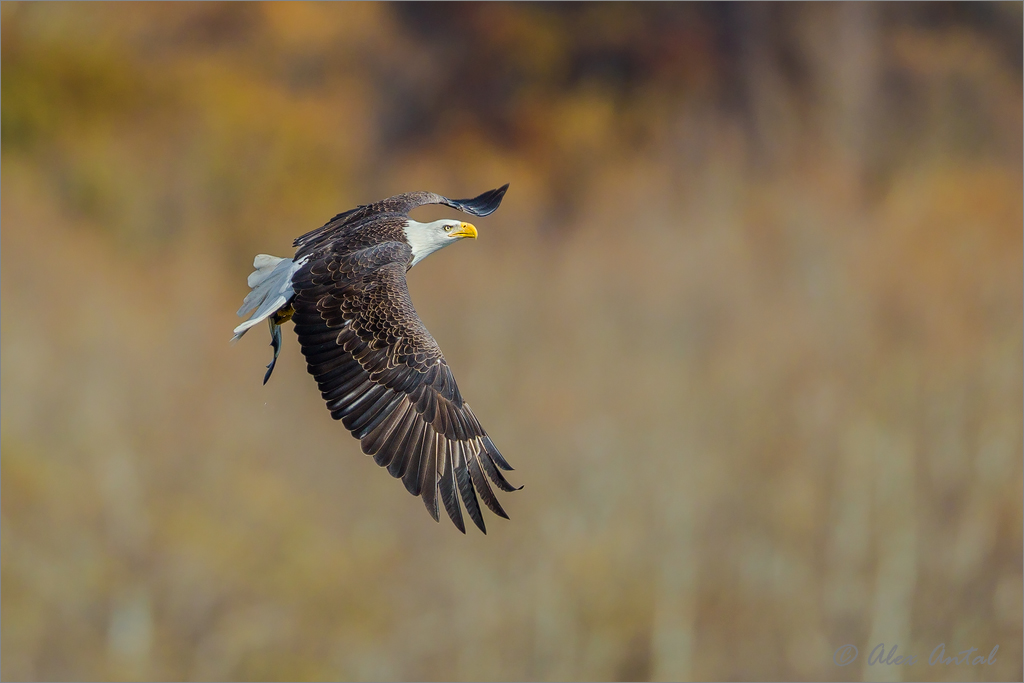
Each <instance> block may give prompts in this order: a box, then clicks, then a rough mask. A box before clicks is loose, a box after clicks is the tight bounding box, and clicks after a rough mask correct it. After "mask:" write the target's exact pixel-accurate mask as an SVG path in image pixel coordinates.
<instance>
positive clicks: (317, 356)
mask: <svg viewBox="0 0 1024 683" xmlns="http://www.w3.org/2000/svg"><path fill="white" fill-rule="evenodd" d="M507 189H508V184H506V185H504V186H503V187H500V188H498V189H496V190H491V191H489V192H485V193H483V194H482V195H480V196H479V197H475V198H473V199H448V198H447V197H442V196H441V195H437V194H434V193H432V192H408V193H406V194H400V195H396V196H394V197H390V198H388V199H384V200H381V201H379V202H376V203H373V204H367V205H364V206H359V207H356V208H355V209H352V210H350V211H346V212H345V213H341V214H338V215H337V216H335V217H334V218H332V219H331V220H330V221H328V222H327V224H326V225H324V226H323V227H322V228H319V229H317V230H313V231H312V232H308V233H306V234H305V235H303V236H302V237H299V238H298V239H296V240H295V243H294V246H295V247H296V252H295V257H294V258H292V259H286V258H277V257H275V256H269V255H267V254H260V255H259V256H257V257H256V259H255V260H254V261H253V266H254V267H255V268H256V270H255V271H254V272H253V273H252V274H251V275H250V276H249V280H248V283H249V287H250V288H251V289H252V291H251V292H249V294H248V296H246V297H245V302H244V303H243V304H242V307H241V308H240V309H239V311H238V315H239V316H241V317H245V316H246V315H249V317H248V319H247V320H246V321H245V322H244V323H242V324H241V325H239V326H238V327H236V328H235V336H234V339H233V340H232V341H234V340H237V339H239V338H240V337H241V336H242V335H244V334H245V333H246V332H247V331H248V330H249V328H251V327H253V326H254V325H256V324H257V323H259V322H261V321H263V320H267V321H269V324H270V334H271V345H272V346H273V347H274V358H273V360H271V362H270V365H268V366H267V374H266V376H265V377H264V378H263V383H264V384H266V382H267V380H268V379H270V374H271V373H272V372H273V371H274V364H275V363H276V362H277V356H278V354H279V353H280V351H281V325H282V324H283V323H284V322H286V321H288V320H291V321H292V322H294V323H295V333H296V334H297V335H298V337H299V345H300V346H301V347H302V354H303V355H304V356H305V357H306V367H307V369H308V370H309V374H311V375H313V377H314V378H316V382H317V385H318V386H319V387H320V393H321V395H322V396H323V398H324V400H325V401H326V402H327V409H328V410H330V411H331V417H333V418H334V419H335V420H341V421H342V424H344V425H345V428H346V429H348V430H349V431H350V432H352V435H353V436H354V437H356V438H357V439H359V443H360V445H361V446H362V449H363V452H364V453H366V454H367V455H372V456H373V459H374V461H375V462H376V463H377V464H378V465H380V466H381V467H387V468H388V472H390V473H391V476H393V477H398V478H401V480H402V483H403V484H405V488H406V489H407V490H408V491H409V493H411V494H413V495H414V496H421V497H422V498H423V503H424V504H425V505H426V506H427V511H428V512H430V514H431V516H432V517H433V518H434V520H435V521H437V520H438V499H440V501H441V503H443V504H444V508H445V510H446V511H447V512H448V516H449V517H451V519H452V522H454V523H455V526H457V527H458V528H459V530H460V531H462V532H463V533H465V532H466V526H465V523H464V522H463V520H462V509H461V507H460V506H459V497H461V498H462V503H463V505H465V507H466V512H467V513H468V514H469V516H470V518H471V519H472V520H473V522H475V523H476V525H477V526H478V527H479V528H480V530H481V531H483V532H484V533H487V529H486V526H485V525H484V518H483V515H482V513H481V510H480V504H479V503H478V501H477V496H478V495H479V497H480V499H481V500H483V502H484V505H486V506H487V507H488V508H490V509H491V511H492V512H494V513H495V514H496V515H499V516H501V517H504V518H505V519H508V515H507V514H505V511H504V510H503V509H502V507H501V504H500V503H499V502H498V499H497V497H496V496H495V495H494V492H493V491H492V490H491V486H490V484H489V483H488V479H490V481H492V482H494V484H495V485H496V486H497V487H498V488H499V489H501V490H502V491H515V490H517V489H516V487H513V486H512V485H511V484H509V483H508V481H507V480H506V479H505V477H504V475H503V474H502V470H505V471H508V470H511V469H512V467H511V466H510V465H509V464H508V462H506V461H505V458H503V457H502V455H501V453H500V452H498V449H497V448H495V446H494V443H493V442H492V441H491V439H490V437H488V436H487V432H485V431H484V428H483V427H481V426H480V421H479V420H477V417H476V415H474V414H473V410H472V409H471V408H470V407H469V404H468V403H466V402H465V401H464V400H463V398H462V394H461V393H459V387H458V386H457V385H456V384H455V378H454V377H453V376H452V371H451V370H450V369H449V368H448V363H447V362H446V361H445V359H444V355H443V354H442V353H441V349H440V348H439V347H438V345H437V342H436V341H434V338H433V337H432V336H430V332H428V331H427V328H426V327H424V325H423V323H422V322H421V321H420V319H419V316H417V315H416V310H415V309H414V308H413V305H412V300H411V299H410V297H409V288H408V286H407V284H406V281H405V274H406V272H408V270H409V269H410V268H412V267H413V266H415V265H416V264H417V263H419V262H420V261H422V260H423V259H424V258H426V257H427V256H429V255H430V254H432V253H434V252H435V251H437V250H438V249H441V248H443V247H446V246H448V245H449V244H454V243H455V242H457V241H459V240H460V239H464V238H466V237H473V238H475V237H476V236H477V231H476V227H474V226H473V225H471V224H470V223H463V222H461V221H456V220H439V221H433V222H431V223H419V222H417V221H414V220H412V219H411V218H409V216H408V213H409V212H410V211H411V210H413V209H415V208H417V207H419V206H424V205H427V204H443V205H445V206H449V207H451V208H453V209H458V210H459V211H463V212H465V213H469V214H472V215H474V216H487V215H490V214H491V213H494V211H495V210H496V209H497V208H498V205H500V204H501V200H502V197H504V196H505V191H506V190H507ZM250 313H251V314H250ZM520 488H521V487H520Z"/></svg>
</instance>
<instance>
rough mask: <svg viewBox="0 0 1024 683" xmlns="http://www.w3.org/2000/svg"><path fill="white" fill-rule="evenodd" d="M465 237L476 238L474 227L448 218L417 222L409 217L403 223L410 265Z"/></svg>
mask: <svg viewBox="0 0 1024 683" xmlns="http://www.w3.org/2000/svg"><path fill="white" fill-rule="evenodd" d="M465 237H472V238H474V239H476V227H475V226H474V225H473V224H472V223H463V222H462V221H454V220H450V219H445V220H440V221H434V222H432V223H419V222H417V221H414V220H412V219H411V218H410V219H409V222H408V223H406V224H405V239H407V240H408V241H409V246H410V247H412V265H414V266H415V265H416V264H417V263H419V262H420V261H422V260H423V259H425V258H426V257H427V256H430V255H431V254H433V253H434V252H435V251H437V250H438V249H442V248H444V247H447V246H448V245H449V244H454V243H456V242H458V241H459V240H461V239H463V238H465Z"/></svg>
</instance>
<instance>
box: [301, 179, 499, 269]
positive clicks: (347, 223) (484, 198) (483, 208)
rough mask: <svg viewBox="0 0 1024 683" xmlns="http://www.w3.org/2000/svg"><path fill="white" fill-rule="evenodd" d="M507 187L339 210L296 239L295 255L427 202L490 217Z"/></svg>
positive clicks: (413, 195)
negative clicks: (469, 196)
mask: <svg viewBox="0 0 1024 683" xmlns="http://www.w3.org/2000/svg"><path fill="white" fill-rule="evenodd" d="M506 190H508V183H505V184H504V185H502V186H501V187H499V188H497V189H494V190H488V191H487V192H484V193H483V194H481V195H479V196H477V197H473V198H472V199H448V198H447V197H442V196H441V195H439V194H435V193H433V192H406V193H405V194H398V195H395V196H394V197H388V198H387V199H382V200H381V201H379V202H374V203H373V204H364V205H363V206H357V207H356V208H354V209H349V210H348V211H346V212H344V213H339V214H338V215H337V216H335V217H334V218H332V219H331V220H329V221H327V223H325V224H324V225H323V226H322V227H319V228H317V229H316V230H311V231H310V232H307V233H306V234H305V235H302V236H301V237H298V238H296V240H295V244H294V246H295V247H297V248H298V251H297V252H296V254H295V256H296V258H299V257H301V256H304V255H305V254H308V253H310V252H312V251H313V250H314V249H316V248H317V247H319V246H321V245H323V244H324V243H325V242H327V241H329V240H331V239H334V238H335V237H336V236H338V235H339V234H343V233H345V232H346V231H355V230H356V229H358V228H360V227H362V226H363V225H364V224H365V223H366V222H368V221H373V220H376V219H377V218H379V217H380V216H382V215H386V214H397V215H400V216H405V215H406V214H407V213H409V212H410V211H412V210H413V209H415V208H417V207H420V206H426V205H427V204H443V205H444V206H450V207H451V208H453V209H458V210H459V211H464V212H465V213H469V214H472V215H474V216H489V215H491V214H492V213H494V212H495V211H497V210H498V207H499V206H500V205H501V200H502V198H503V197H504V196H505V191H506Z"/></svg>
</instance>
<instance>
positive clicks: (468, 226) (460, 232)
mask: <svg viewBox="0 0 1024 683" xmlns="http://www.w3.org/2000/svg"><path fill="white" fill-rule="evenodd" d="M451 236H452V237H472V238H473V239H476V226H475V225H473V224H472V223H459V227H457V228H456V229H455V230H453V231H452V232H451Z"/></svg>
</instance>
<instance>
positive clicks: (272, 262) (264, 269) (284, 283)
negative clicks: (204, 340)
mask: <svg viewBox="0 0 1024 683" xmlns="http://www.w3.org/2000/svg"><path fill="white" fill-rule="evenodd" d="M305 261H306V259H302V260H301V261H299V262H297V263H296V262H295V261H292V260H289V259H283V258H278V257H277V256H270V255H269V254H260V255H259V256H257V257H256V258H255V259H253V262H252V265H253V267H254V268H256V270H254V271H253V272H252V273H251V274H250V275H249V279H248V283H249V286H250V287H252V291H251V292H249V294H248V295H246V297H245V301H243V302H242V307H241V308H239V309H238V316H239V317H243V316H245V314H246V313H248V312H249V311H252V310H253V309H255V311H254V312H253V314H252V315H250V316H249V319H248V320H246V321H245V322H244V323H242V324H241V325H239V326H238V327H236V328H235V336H234V337H233V338H232V339H231V341H237V340H238V339H240V338H241V337H242V335H243V334H245V333H246V332H248V331H249V328H250V327H252V326H253V325H256V324H257V323H260V322H262V321H264V320H266V319H267V318H269V317H270V316H271V315H273V314H274V313H275V312H277V310H278V309H279V308H281V307H282V306H284V305H285V304H286V303H288V301H290V300H291V298H292V297H293V296H294V295H295V290H294V289H292V275H294V274H295V271H297V270H298V269H299V268H301V267H302V264H303V263H305Z"/></svg>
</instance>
